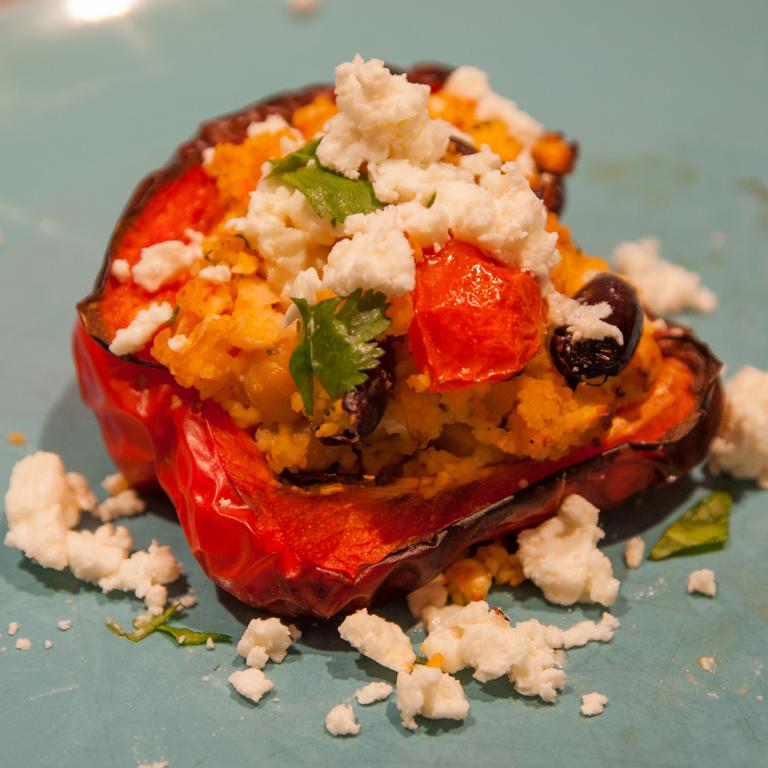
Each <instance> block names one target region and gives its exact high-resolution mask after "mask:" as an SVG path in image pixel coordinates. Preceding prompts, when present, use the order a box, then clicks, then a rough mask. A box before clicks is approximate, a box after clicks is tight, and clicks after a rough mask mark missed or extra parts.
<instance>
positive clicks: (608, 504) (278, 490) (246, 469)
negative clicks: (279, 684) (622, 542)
mask: <svg viewBox="0 0 768 768" xmlns="http://www.w3.org/2000/svg"><path fill="white" fill-rule="evenodd" d="M660 344H661V346H662V349H663V350H664V353H665V355H666V356H667V358H668V359H673V360H674V361H675V364H674V366H673V368H674V369H675V370H677V369H678V368H679V371H680V376H682V380H681V381H680V384H681V387H682V389H681V392H680V393H679V394H680V397H679V398H678V401H679V400H680V399H686V398H687V400H688V405H687V406H686V408H685V412H684V413H682V414H681V412H679V410H678V409H677V406H676V407H675V410H674V412H670V413H668V414H662V415H663V416H665V417H666V418H662V419H661V420H659V421H658V425H657V426H655V427H654V425H652V424H648V425H645V426H643V427H642V428H641V431H640V433H639V434H638V441H637V442H624V443H622V444H620V445H617V446H610V445H604V446H600V447H593V446H590V447H589V448H586V449H583V450H581V451H578V452H576V453H574V454H572V455H570V456H569V457H568V458H567V459H566V460H563V461H559V462H534V461H521V462H519V463H516V464H512V465H503V466H499V467H496V468H494V471H493V472H491V473H490V474H488V475H487V476H486V477H483V478H481V479H478V480H477V481H476V482H473V483H470V484H468V485H465V486H461V487H459V488H456V489H453V490H450V491H443V492H442V493H438V494H436V495H434V496H432V497H431V498H425V497H424V496H423V495H422V494H421V493H420V492H419V491H418V490H416V489H415V488H413V487H411V488H409V487H407V486H405V485H401V486H397V485H396V484H390V485H375V484H373V483H371V484H347V485H345V484H341V483H335V484H334V483H326V484H323V485H318V486H313V487H310V488H299V487H297V486H291V485H285V484H283V483H281V482H279V481H278V480H277V479H276V478H275V476H274V475H273V474H272V473H271V472H270V471H269V469H268V468H267V466H266V462H265V460H264V457H263V456H262V454H261V453H260V452H259V451H258V449H257V448H256V444H255V442H254V441H253V440H252V439H251V438H250V437H249V435H248V434H247V433H246V432H244V431H243V430H240V429H238V428H237V427H235V426H234V425H233V424H232V422H231V420H230V419H229V417H228V416H227V415H226V414H225V413H224V412H223V411H221V409H220V408H218V407H217V406H216V405H215V404H212V403H205V404H200V403H199V402H198V401H197V399H196V397H195V395H194V393H192V392H190V391H187V390H184V389H183V388H181V387H179V386H178V385H177V384H176V383H175V382H174V381H173V380H172V379H171V377H170V375H169V374H168V373H167V372H166V371H165V370H163V369H149V368H147V367H146V366H143V365H141V364H139V363H136V362H131V361H126V360H122V359H120V358H118V357H115V356H114V355H112V354H111V353H109V352H108V351H107V350H105V349H104V348H103V347H102V346H101V345H99V344H98V343H96V342H95V341H93V339H91V338H90V337H89V336H88V334H87V333H86V332H85V330H84V328H83V327H82V325H81V324H80V323H78V324H77V327H76V329H75V333H74V355H75V363H76V367H77V372H78V380H79V383H80V391H81V394H82V396H83V399H84V401H85V402H86V404H87V405H88V406H89V407H90V408H91V409H92V410H93V411H94V413H95V415H96V417H97V419H98V421H99V424H100V426H101V430H102V434H103V437H104V442H105V445H106V447H107V449H108V451H109V452H110V454H111V456H112V458H113V459H114V461H115V463H116V464H117V465H118V467H119V468H120V470H121V471H122V472H123V473H124V474H125V475H126V476H127V477H128V478H129V479H131V481H132V482H134V483H136V484H139V485H142V484H143V485H146V484H148V483H150V482H152V479H153V476H154V477H155V478H156V480H157V482H158V483H159V484H160V486H161V487H162V488H163V490H164V491H165V492H166V493H167V494H168V496H169V498H170V500H171V502H172V503H173V505H174V506H175V508H176V512H177V514H178V518H179V521H180V523H181V525H182V527H183V528H184V532H185V534H186V537H187V540H188V542H189V545H190V549H191V551H192V553H193V554H194V556H195V557H196V558H197V560H198V562H199V563H200V565H201V566H202V567H203V569H204V571H205V572H206V573H207V574H208V576H209V577H210V578H211V579H212V580H213V581H214V582H215V583H217V584H218V585H219V586H221V587H222V588H223V589H225V590H227V591H228V592H230V593H232V594H233V595H235V596H236V597H237V598H239V599H240V600H242V601H243V602H245V603H248V604H250V605H253V606H256V607H259V608H263V609H265V610H269V611H272V612H274V613H279V614H284V615H315V616H321V617H328V616H332V615H334V614H336V613H339V612H341V611H345V610H352V609H354V608H357V607H360V606H363V605H368V604H370V603H371V602H372V601H374V600H375V599H377V598H381V597H384V596H388V595H391V594H393V593H400V592H404V591H407V590H410V589H414V588H415V587H417V586H419V585H420V584H423V583H425V582H426V581H428V580H429V579H431V578H433V577H434V576H435V575H436V574H437V573H439V572H440V571H441V570H443V569H444V568H445V567H447V565H449V564H450V563H451V562H452V561H453V560H455V559H456V558H457V557H459V556H460V554H461V552H462V550H464V549H465V548H466V547H467V546H469V545H471V544H473V543H476V542H478V541H484V540H487V539H489V538H492V537H494V536H498V535H503V534H506V533H511V532H513V531H515V530H518V529H520V528H522V527H525V526H529V525H534V524H537V523H538V522H540V521H541V520H543V519H545V518H546V517H548V516H550V515H551V514H553V513H554V512H555V511H556V509H557V507H558V505H559V503H560V502H561V501H562V499H563V498H564V497H565V496H566V495H568V494H570V493H580V494H582V495H583V496H585V497H586V498H588V499H589V500H590V501H592V502H593V503H594V504H596V505H598V506H599V507H601V508H603V509H609V508H612V507H615V506H617V505H619V504H620V503H621V502H622V501H624V500H625V499H626V498H628V497H629V496H631V495H632V494H634V493H637V492H638V491H640V490H642V489H644V488H647V487H650V486H652V485H656V484H659V483H663V482H666V481H668V480H669V479H670V478H674V477H676V476H679V475H681V474H683V473H685V472H686V471H688V470H689V469H690V468H691V467H692V466H693V465H695V464H696V463H698V462H699V461H700V460H701V459H702V458H703V455H704V453H705V452H706V447H707V446H708V444H709V442H710V440H711V438H712V436H713V434H714V432H715V431H716V429H717V426H718V424H719V421H720V415H721V395H720V388H719V383H718V371H719V363H718V362H717V361H716V360H715V359H714V358H713V357H712V356H711V354H710V353H709V351H708V350H707V349H706V347H703V345H701V344H699V343H698V342H696V341H695V340H693V339H692V338H691V337H690V336H689V335H688V334H687V333H685V332H682V331H681V332H680V335H676V336H674V335H673V336H669V337H667V338H664V339H661V340H660ZM683 371H688V372H690V375H689V376H686V375H684V374H683V373H682V372H683ZM675 375H676V376H677V374H675ZM675 380H676V379H675V378H674V377H673V379H672V381H675ZM662 428H663V433H659V429H662ZM523 480H524V481H525V482H522V481H523ZM521 485H525V486H526V488H525V490H521ZM511 495H514V498H513V499H511V500H510V499H509V497H510V496H511Z"/></svg>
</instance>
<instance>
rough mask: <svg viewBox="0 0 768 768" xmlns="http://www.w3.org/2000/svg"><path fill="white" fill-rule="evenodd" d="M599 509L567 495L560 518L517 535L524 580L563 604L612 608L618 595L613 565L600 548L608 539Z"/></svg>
mask: <svg viewBox="0 0 768 768" xmlns="http://www.w3.org/2000/svg"><path fill="white" fill-rule="evenodd" d="M598 514H599V510H598V509H597V507H595V506H593V505H592V504H590V503H589V502H588V501H587V500H586V499H585V498H583V497H581V496H577V495H575V494H573V495H571V496H568V497H567V498H566V499H565V500H564V501H563V503H562V505H561V506H560V511H559V512H558V514H557V516H556V517H553V518H551V519H550V520H547V521H545V522H544V523H542V524H541V525H540V526H538V527H537V528H531V529H528V530H526V531H522V532H521V533H520V534H519V535H518V543H519V549H518V552H517V555H518V558H519V559H520V563H521V564H522V566H523V571H524V572H525V575H526V576H527V577H528V578H529V579H530V580H531V581H533V583H534V584H536V586H537V587H539V588H540V589H541V590H542V592H543V593H544V597H546V599H547V600H549V601H550V602H551V603H557V604H558V605H573V603H576V602H587V603H600V604H601V605H605V606H611V605H613V604H614V603H615V602H616V598H617V597H618V594H619V582H618V580H617V579H615V578H613V568H612V566H611V561H610V560H609V559H608V558H607V557H606V556H605V555H604V554H603V553H602V552H601V551H600V550H599V549H598V548H597V542H598V541H600V539H602V538H603V537H604V536H605V534H604V533H603V531H602V530H601V528H600V527H599V526H598V525H597V519H598Z"/></svg>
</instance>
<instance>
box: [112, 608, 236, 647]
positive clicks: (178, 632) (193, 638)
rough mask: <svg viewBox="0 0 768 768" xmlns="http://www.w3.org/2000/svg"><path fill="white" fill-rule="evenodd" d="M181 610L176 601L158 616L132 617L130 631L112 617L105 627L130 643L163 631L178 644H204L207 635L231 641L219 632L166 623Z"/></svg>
mask: <svg viewBox="0 0 768 768" xmlns="http://www.w3.org/2000/svg"><path fill="white" fill-rule="evenodd" d="M182 610H183V607H182V605H181V603H178V602H177V603H173V604H172V605H171V606H170V607H169V608H168V609H167V610H166V611H165V613H162V614H161V615H160V616H152V617H151V618H149V619H147V620H146V621H138V620H137V619H134V620H133V622H132V624H133V631H131V632H129V631H128V630H125V629H123V628H122V627H121V626H120V625H119V624H116V623H115V622H114V621H112V619H107V629H108V630H109V631H110V632H112V634H113V635H117V636H118V637H124V638H126V639H127V640H130V641H131V642H132V643H139V642H141V641H142V640H144V639H145V638H147V637H149V636H150V635H151V634H153V633H155V632H163V633H165V634H166V635H170V636H171V637H173V638H174V639H175V640H176V642H177V643H178V644H179V645H205V644H206V643H207V642H208V638H209V637H210V638H212V640H213V642H214V643H231V642H232V638H231V637H230V636H229V635H224V634H221V633H220V632H198V631H197V630H195V629H188V628H187V627H172V626H171V625H170V624H168V623H167V622H168V621H170V620H171V619H172V618H173V617H174V616H175V615H176V614H178V613H181V612H182ZM182 638H183V639H182Z"/></svg>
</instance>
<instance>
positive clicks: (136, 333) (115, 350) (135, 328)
mask: <svg viewBox="0 0 768 768" xmlns="http://www.w3.org/2000/svg"><path fill="white" fill-rule="evenodd" d="M172 316H173V307H172V306H171V305H170V304H169V303H168V302H167V301H164V302H162V303H161V304H158V303H157V302H156V301H153V302H152V303H151V304H150V305H149V306H148V307H145V308H144V309H140V310H139V311H138V312H137V313H136V317H134V318H133V320H131V322H130V323H129V324H128V325H127V326H126V327H125V328H120V329H119V330H118V331H117V333H115V336H114V338H113V339H112V343H111V344H110V345H109V351H110V352H112V354H114V355H128V354H131V353H132V352H138V351H139V350H140V349H143V348H144V346H145V345H146V344H147V343H148V342H149V341H150V339H152V337H153V336H154V335H155V334H156V333H157V332H158V331H159V330H160V329H161V328H162V327H163V326H164V325H166V324H167V323H168V321H169V320H170V319H171V317H172Z"/></svg>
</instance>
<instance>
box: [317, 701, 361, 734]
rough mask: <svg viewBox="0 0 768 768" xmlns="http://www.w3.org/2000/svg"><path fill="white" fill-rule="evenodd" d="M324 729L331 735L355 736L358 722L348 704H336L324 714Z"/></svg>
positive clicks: (357, 730) (358, 726)
mask: <svg viewBox="0 0 768 768" xmlns="http://www.w3.org/2000/svg"><path fill="white" fill-rule="evenodd" d="M325 730H326V731H328V733H330V734H331V735H332V736H357V734H358V733H360V723H358V722H357V720H355V713H354V712H353V711H352V707H350V706H349V704H338V705H336V706H335V707H334V708H333V709H332V710H331V711H330V712H329V713H328V714H327V715H326V716H325Z"/></svg>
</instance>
